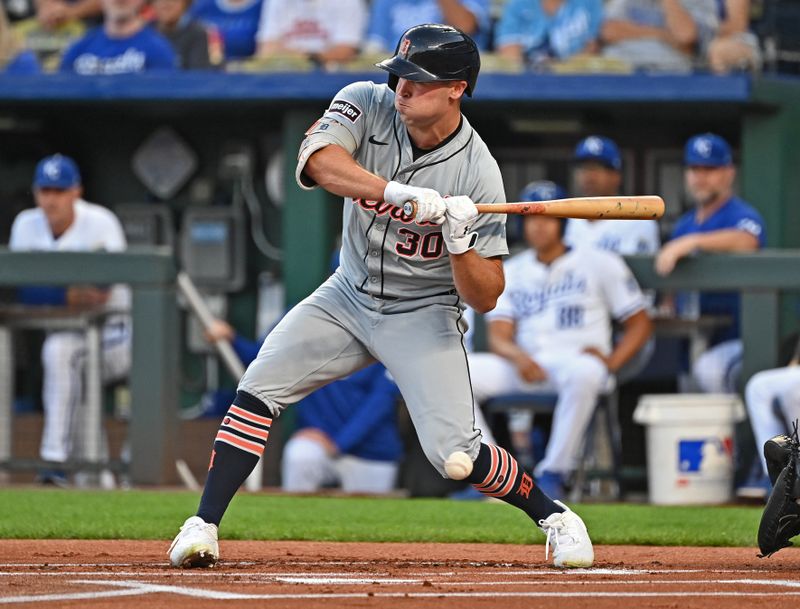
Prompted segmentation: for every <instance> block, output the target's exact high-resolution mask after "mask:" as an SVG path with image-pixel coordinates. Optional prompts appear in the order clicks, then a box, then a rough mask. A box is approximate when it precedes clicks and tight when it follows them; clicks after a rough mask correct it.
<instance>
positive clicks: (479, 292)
mask: <svg viewBox="0 0 800 609" xmlns="http://www.w3.org/2000/svg"><path fill="white" fill-rule="evenodd" d="M450 264H451V265H452V268H453V281H454V282H455V285H456V290H458V293H459V294H460V295H461V297H462V298H463V299H464V301H465V302H466V303H467V304H468V305H469V306H471V307H472V308H473V309H475V310H476V311H477V312H478V313H486V312H487V311H491V310H492V309H494V307H495V305H496V304H497V299H498V297H499V296H500V294H502V293H503V289H504V288H505V276H504V275H503V266H502V262H501V261H500V260H498V259H489V258H482V257H481V256H480V255H479V254H478V253H477V252H476V251H475V250H468V251H466V252H464V253H463V254H450Z"/></svg>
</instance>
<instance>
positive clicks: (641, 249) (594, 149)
mask: <svg viewBox="0 0 800 609" xmlns="http://www.w3.org/2000/svg"><path fill="white" fill-rule="evenodd" d="M572 160H573V162H574V164H575V173H574V175H575V183H576V186H577V189H578V195H579V196H581V197H613V196H615V195H618V194H619V191H620V187H621V185H622V156H621V155H620V153H619V148H618V147H617V145H616V144H615V143H614V141H613V140H611V139H609V138H607V137H603V136H599V135H590V136H589V137H587V138H585V139H583V140H581V141H580V142H578V145H577V146H576V147H575V152H574V154H573V159H572ZM526 200H527V199H523V201H526ZM564 243H566V244H567V245H569V246H571V247H583V246H590V247H596V248H600V249H604V250H608V251H610V252H616V253H617V254H621V255H623V256H626V255H629V254H655V253H656V252H658V248H659V247H660V246H661V239H660V237H659V231H658V223H657V222H656V221H655V220H642V221H641V222H629V221H628V220H583V219H578V218H573V219H570V221H569V222H568V223H567V232H566V234H565V235H564Z"/></svg>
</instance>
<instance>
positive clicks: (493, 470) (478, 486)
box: [474, 444, 497, 491]
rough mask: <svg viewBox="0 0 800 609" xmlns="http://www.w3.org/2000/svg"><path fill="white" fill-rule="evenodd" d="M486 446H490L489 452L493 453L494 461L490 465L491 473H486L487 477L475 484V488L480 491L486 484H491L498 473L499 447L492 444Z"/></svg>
mask: <svg viewBox="0 0 800 609" xmlns="http://www.w3.org/2000/svg"><path fill="white" fill-rule="evenodd" d="M486 446H488V447H489V452H490V453H492V461H491V465H490V466H489V473H488V474H487V475H486V478H484V479H483V482H481V483H480V484H475V485H474V486H475V488H476V489H478V490H479V491H480V490H482V488H483V487H484V486H486V485H487V484H489V483H490V482H491V481H492V478H494V475H495V474H496V473H497V448H496V447H495V446H492V445H491V444H487V445H486Z"/></svg>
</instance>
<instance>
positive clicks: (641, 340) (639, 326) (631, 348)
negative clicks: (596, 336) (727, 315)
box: [606, 310, 653, 372]
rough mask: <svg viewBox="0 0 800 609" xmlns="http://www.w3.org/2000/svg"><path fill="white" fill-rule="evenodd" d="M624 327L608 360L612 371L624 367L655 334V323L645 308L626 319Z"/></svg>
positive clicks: (607, 363)
mask: <svg viewBox="0 0 800 609" xmlns="http://www.w3.org/2000/svg"><path fill="white" fill-rule="evenodd" d="M624 328H625V331H624V332H623V333H622V336H621V337H620V339H619V341H618V342H617V344H616V346H615V347H614V350H613V351H612V352H611V355H609V356H608V359H607V361H606V365H607V366H608V369H609V371H611V372H617V371H618V370H619V369H620V368H622V366H624V365H625V364H626V363H627V362H628V361H629V360H630V359H631V358H632V357H633V356H634V355H636V354H637V353H638V352H639V350H640V349H641V348H642V347H644V345H645V343H646V342H647V341H648V340H649V339H650V336H651V335H652V334H653V323H652V321H651V320H650V317H649V316H648V315H647V313H646V312H645V311H644V310H642V311H639V312H638V313H634V314H633V315H631V316H630V317H629V318H628V319H626V320H625V323H624Z"/></svg>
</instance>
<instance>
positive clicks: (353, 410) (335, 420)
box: [233, 335, 403, 461]
mask: <svg viewBox="0 0 800 609" xmlns="http://www.w3.org/2000/svg"><path fill="white" fill-rule="evenodd" d="M233 348H234V350H235V351H236V354H237V355H238V356H239V358H240V359H241V360H242V362H243V363H244V364H249V363H250V362H251V361H253V360H254V359H255V357H256V355H258V351H259V349H260V348H261V343H259V342H255V341H250V340H247V339H246V338H243V337H241V336H238V335H237V336H236V338H235V339H234V341H233ZM399 397H400V390H399V389H398V388H397V385H395V383H394V382H393V381H392V380H391V379H390V378H389V376H388V374H387V372H386V368H384V366H383V365H382V364H373V365H371V366H368V367H366V368H364V369H363V370H360V371H359V372H356V373H354V374H351V375H350V376H348V377H347V378H344V379H341V380H339V381H335V382H333V383H330V384H329V385H326V386H325V387H321V388H320V389H317V390H316V391H315V392H314V393H312V394H311V395H309V396H308V397H306V398H304V399H303V400H301V401H300V402H298V403H297V404H296V405H295V406H293V407H294V408H297V409H298V412H297V426H298V428H300V429H302V428H304V427H314V428H316V429H321V430H322V431H324V432H325V433H326V434H327V435H328V436H330V437H331V439H333V441H334V442H335V443H336V446H337V447H338V448H339V452H341V453H342V454H347V455H353V456H355V457H360V458H362V459H371V460H373V461H397V460H398V459H399V458H400V456H401V455H402V452H403V445H402V442H401V440H400V433H399V431H398V429H397V420H396V419H397V413H396V405H397V400H398V398H399Z"/></svg>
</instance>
